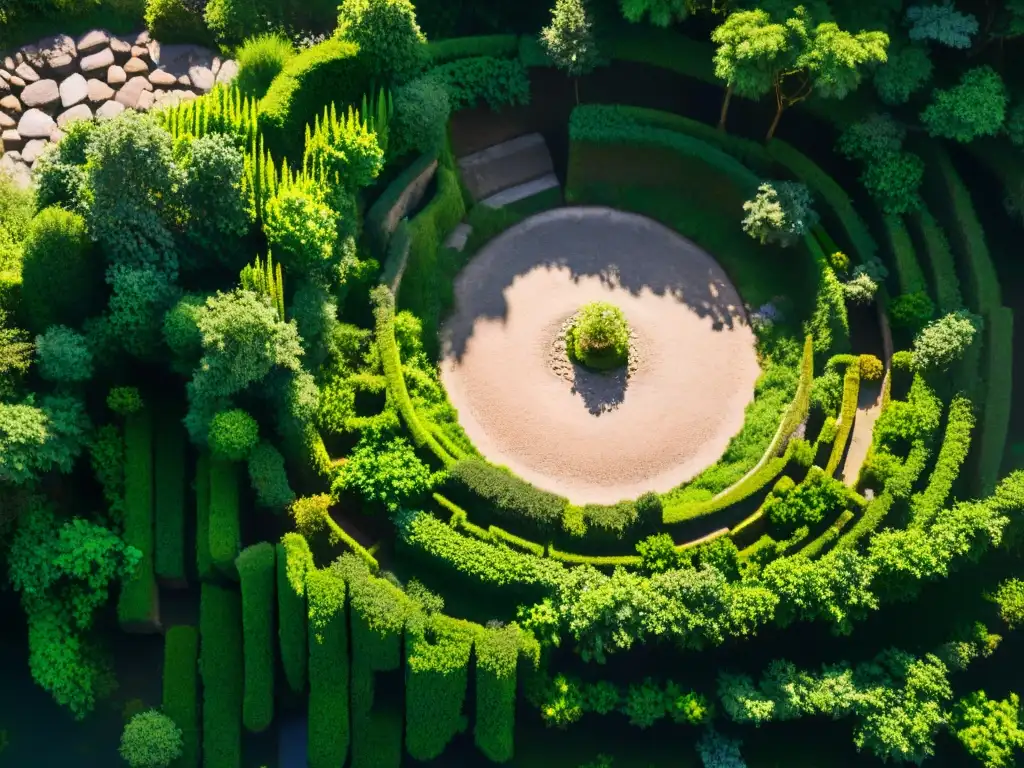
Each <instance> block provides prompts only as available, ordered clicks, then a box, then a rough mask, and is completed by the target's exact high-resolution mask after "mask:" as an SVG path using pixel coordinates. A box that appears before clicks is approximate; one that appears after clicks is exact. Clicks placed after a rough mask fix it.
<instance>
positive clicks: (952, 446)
mask: <svg viewBox="0 0 1024 768" xmlns="http://www.w3.org/2000/svg"><path fill="white" fill-rule="evenodd" d="M973 429H974V405H973V403H971V401H970V400H968V399H967V398H966V397H963V396H959V395H958V396H957V397H954V398H953V401H952V402H951V403H950V404H949V415H948V417H947V421H946V433H945V435H944V436H943V438H942V447H941V448H940V449H939V456H938V458H937V459H936V460H935V468H934V469H933V470H932V475H931V477H930V478H929V480H928V487H927V488H925V489H924V490H923V491H922V492H921V493H918V494H915V495H914V497H913V498H912V499H911V502H910V508H911V511H912V514H913V525H915V526H926V525H928V523H929V522H930V521H931V519H932V518H933V517H934V516H935V514H936V513H937V512H938V511H939V510H940V509H941V508H942V505H943V504H945V503H946V500H947V498H948V497H949V493H950V491H951V490H952V489H953V483H954V481H955V480H956V478H957V476H958V475H959V474H960V468H961V467H962V466H963V463H964V460H965V459H966V458H967V452H968V450H970V447H971V432H972V430H973Z"/></svg>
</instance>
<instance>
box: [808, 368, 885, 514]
mask: <svg viewBox="0 0 1024 768" xmlns="http://www.w3.org/2000/svg"><path fill="white" fill-rule="evenodd" d="M876 360H877V358H876ZM859 395H860V363H859V362H857V363H851V364H850V365H849V366H848V367H847V368H846V375H845V376H843V402H842V407H841V409H840V411H839V423H838V428H837V429H836V438H835V442H834V443H833V444H832V452H831V453H830V454H829V457H828V463H827V464H826V465H825V473H826V474H827V475H829V476H832V475H834V474H835V471H836V470H837V469H839V462H840V461H842V458H843V455H844V453H845V452H846V441H847V440H848V439H849V437H850V432H851V430H852V429H853V421H854V419H855V418H856V415H857V403H858V398H859ZM806 522H807V523H808V524H813V522H817V521H811V520H807V521H806Z"/></svg>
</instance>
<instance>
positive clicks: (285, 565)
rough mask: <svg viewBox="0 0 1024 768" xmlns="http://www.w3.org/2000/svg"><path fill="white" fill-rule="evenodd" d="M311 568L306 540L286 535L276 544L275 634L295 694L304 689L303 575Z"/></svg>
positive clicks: (304, 630)
mask: <svg viewBox="0 0 1024 768" xmlns="http://www.w3.org/2000/svg"><path fill="white" fill-rule="evenodd" d="M314 567H315V566H314V564H313V555H312V554H311V553H310V551H309V545H308V544H307V543H306V540H305V538H303V537H302V536H301V535H300V534H298V533H294V532H290V533H286V534H285V535H284V537H282V539H281V542H280V543H279V544H278V545H277V621H278V628H277V632H278V638H279V640H280V649H281V666H282V667H284V676H285V679H286V680H287V681H288V687H289V688H290V689H291V690H292V692H293V693H297V694H301V693H303V692H304V691H305V690H306V667H307V663H308V658H309V647H308V645H307V642H306V621H307V615H308V614H307V610H306V574H307V573H308V572H309V571H311V570H313V568H314Z"/></svg>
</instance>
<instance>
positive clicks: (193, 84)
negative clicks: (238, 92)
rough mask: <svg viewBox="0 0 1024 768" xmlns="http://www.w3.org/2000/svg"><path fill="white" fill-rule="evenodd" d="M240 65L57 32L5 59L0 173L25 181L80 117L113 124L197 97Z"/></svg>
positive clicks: (189, 48) (193, 52)
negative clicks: (131, 113)
mask: <svg viewBox="0 0 1024 768" xmlns="http://www.w3.org/2000/svg"><path fill="white" fill-rule="evenodd" d="M237 71H238V68H237V66H236V64H235V62H234V61H232V60H230V59H229V60H223V59H221V57H219V56H217V55H215V54H214V53H213V51H210V50H209V49H207V48H203V47H200V46H195V45H161V44H160V43H159V42H157V41H156V40H153V39H152V38H151V37H150V35H149V33H148V32H141V33H139V34H137V35H131V36H128V37H126V38H120V37H116V36H114V35H111V34H109V33H108V32H106V31H104V30H101V29H95V30H92V31H91V32H87V33H85V34H84V35H82V36H81V37H79V38H78V39H77V40H75V39H73V38H71V37H69V36H68V35H55V36H52V37H47V38H44V39H42V40H40V41H39V42H38V43H36V44H34V45H25V46H23V47H22V48H20V49H19V50H17V51H15V52H13V53H10V54H8V55H7V56H5V57H3V59H2V61H0V131H2V133H0V139H2V147H3V157H2V158H0V170H6V171H7V172H8V173H11V174H12V175H14V176H15V177H16V178H18V179H19V180H21V181H22V182H25V181H27V178H28V175H29V174H28V170H29V169H30V168H31V167H32V166H33V165H34V164H35V162H36V160H37V159H38V157H39V156H40V155H41V154H42V152H43V150H44V149H45V148H46V145H47V144H48V143H50V142H56V141H60V139H61V137H62V136H63V135H64V132H63V129H64V128H65V127H67V125H68V124H70V123H72V122H74V121H75V120H90V119H92V118H96V119H98V120H107V119H109V118H111V117H113V116H115V115H117V114H120V113H121V112H123V111H124V110H125V109H137V110H147V109H150V108H152V107H161V106H165V105H173V104H177V103H179V102H181V101H187V100H190V99H194V98H195V97H196V96H197V95H199V94H203V93H206V92H208V91H209V90H211V89H212V88H213V87H214V85H215V84H216V83H224V82H228V81H230V80H231V79H232V78H233V77H234V76H235V74H236V73H237Z"/></svg>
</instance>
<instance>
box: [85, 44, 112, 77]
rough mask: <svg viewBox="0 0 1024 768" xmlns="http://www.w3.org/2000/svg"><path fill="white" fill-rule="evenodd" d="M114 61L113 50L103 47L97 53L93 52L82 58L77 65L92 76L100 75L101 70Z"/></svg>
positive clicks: (104, 69)
mask: <svg viewBox="0 0 1024 768" xmlns="http://www.w3.org/2000/svg"><path fill="white" fill-rule="evenodd" d="M113 63H114V52H113V51H112V50H110V49H109V48H104V49H103V50H102V51H100V52H99V53H94V54H92V55H90V56H86V57H85V58H84V59H82V61H81V63H80V64H79V67H80V68H81V70H82V71H83V72H85V73H86V74H88V75H91V76H92V77H102V72H104V71H106V69H107V68H108V67H109V66H111V65H112V64H113Z"/></svg>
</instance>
